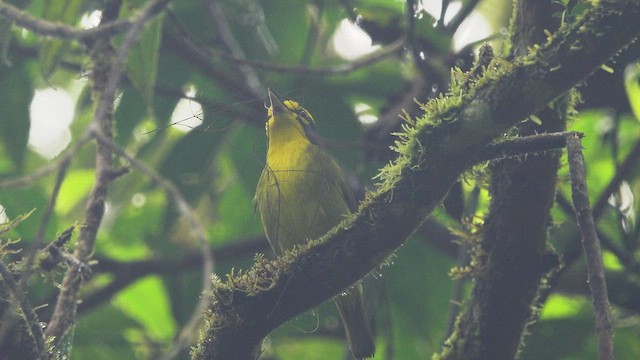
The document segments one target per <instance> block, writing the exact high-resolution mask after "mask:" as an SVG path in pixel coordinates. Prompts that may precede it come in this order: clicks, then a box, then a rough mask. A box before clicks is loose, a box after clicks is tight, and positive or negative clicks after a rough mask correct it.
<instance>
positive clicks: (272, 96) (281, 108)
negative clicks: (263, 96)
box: [267, 89, 289, 113]
mask: <svg viewBox="0 0 640 360" xmlns="http://www.w3.org/2000/svg"><path fill="white" fill-rule="evenodd" d="M267 92H268V94H269V106H270V107H271V111H273V112H274V113H276V112H286V111H288V110H289V109H288V108H287V107H286V106H285V105H284V102H283V101H282V100H280V98H279V97H278V95H276V93H275V92H273V90H271V89H268V90H267Z"/></svg>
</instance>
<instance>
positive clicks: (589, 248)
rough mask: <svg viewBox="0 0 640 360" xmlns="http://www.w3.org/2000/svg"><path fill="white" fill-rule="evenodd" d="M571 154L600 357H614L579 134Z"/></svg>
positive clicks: (569, 147) (569, 145) (569, 143)
mask: <svg viewBox="0 0 640 360" xmlns="http://www.w3.org/2000/svg"><path fill="white" fill-rule="evenodd" d="M567 154H568V160H569V172H570V174H571V195H572V198H573V204H574V207H575V210H576V219H577V221H578V226H579V227H580V234H581V235H582V246H583V247H584V251H585V255H586V258H587V271H588V282H589V288H590V290H591V296H592V301H593V307H594V311H595V316H596V331H597V333H598V359H600V360H613V358H614V355H613V325H612V324H611V315H610V314H609V298H608V295H607V282H606V280H605V277H604V265H603V264H602V253H601V250H600V241H599V240H598V235H597V233H596V224H595V221H594V219H593V214H592V213H591V207H590V206H589V194H588V192H587V184H586V176H585V169H584V157H583V155H582V144H581V142H580V139H579V138H578V137H577V136H575V135H568V136H567Z"/></svg>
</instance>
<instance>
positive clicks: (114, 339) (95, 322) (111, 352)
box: [71, 301, 153, 360]
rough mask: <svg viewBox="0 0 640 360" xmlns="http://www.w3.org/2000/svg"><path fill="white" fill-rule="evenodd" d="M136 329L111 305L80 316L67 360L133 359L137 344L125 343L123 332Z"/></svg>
mask: <svg viewBox="0 0 640 360" xmlns="http://www.w3.org/2000/svg"><path fill="white" fill-rule="evenodd" d="M150 302H153V301H150ZM137 326H138V324H136V322H135V320H133V319H131V318H130V317H128V316H127V315H125V314H124V313H123V312H122V311H121V310H119V309H117V308H116V307H115V306H113V305H108V306H106V307H105V308H101V309H99V310H95V311H91V312H89V313H88V314H87V315H85V316H83V317H82V320H81V321H79V322H78V325H77V327H76V329H75V339H74V344H73V352H72V356H71V358H72V359H92V360H103V359H104V360H107V359H136V356H135V353H134V348H135V347H137V346H140V344H139V343H138V344H132V343H130V342H129V341H127V339H126V338H125V336H124V330H125V329H132V328H136V327H137Z"/></svg>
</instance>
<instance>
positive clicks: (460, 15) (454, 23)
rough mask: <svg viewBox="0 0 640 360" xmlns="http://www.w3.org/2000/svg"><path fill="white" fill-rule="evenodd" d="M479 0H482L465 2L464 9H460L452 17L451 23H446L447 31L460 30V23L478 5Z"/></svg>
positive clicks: (452, 32) (451, 32)
mask: <svg viewBox="0 0 640 360" xmlns="http://www.w3.org/2000/svg"><path fill="white" fill-rule="evenodd" d="M479 2H480V0H469V1H467V2H465V3H464V5H463V6H462V9H460V11H458V12H457V13H456V15H455V16H454V17H453V18H452V19H451V21H449V23H448V24H447V25H446V29H447V32H449V34H455V32H456V31H458V28H459V27H460V25H461V24H462V23H463V22H464V20H465V19H466V18H467V17H468V16H469V14H471V12H472V11H473V9H475V8H476V5H478V3H479Z"/></svg>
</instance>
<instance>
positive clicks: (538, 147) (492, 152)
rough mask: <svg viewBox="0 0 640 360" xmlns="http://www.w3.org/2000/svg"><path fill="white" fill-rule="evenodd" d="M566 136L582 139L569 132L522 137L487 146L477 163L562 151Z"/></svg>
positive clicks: (577, 134) (578, 135)
mask: <svg viewBox="0 0 640 360" xmlns="http://www.w3.org/2000/svg"><path fill="white" fill-rule="evenodd" d="M567 136H577V137H579V138H581V137H582V134H580V133H577V132H574V131H570V132H559V133H545V134H538V135H530V136H523V137H520V138H516V139H512V140H505V141H501V142H498V143H495V144H489V145H487V146H486V147H485V148H484V149H483V150H482V152H480V154H478V158H477V159H478V162H482V161H487V160H495V159H499V158H504V157H511V156H518V155H523V154H529V153H537V152H544V151H551V150H558V149H562V148H564V147H565V146H566V144H567Z"/></svg>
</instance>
